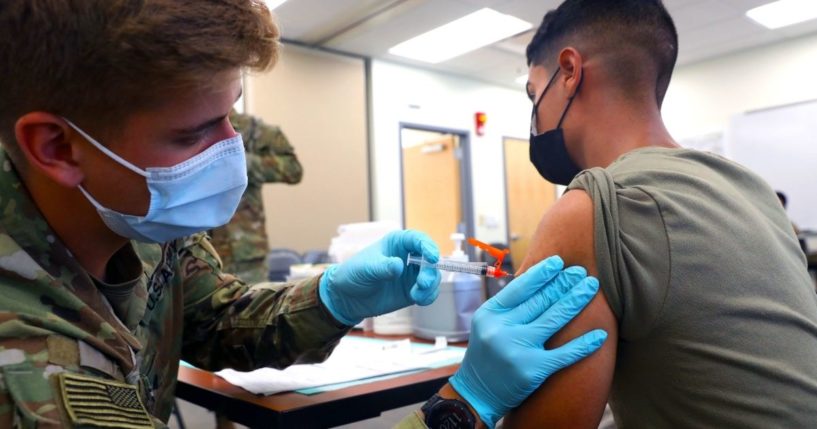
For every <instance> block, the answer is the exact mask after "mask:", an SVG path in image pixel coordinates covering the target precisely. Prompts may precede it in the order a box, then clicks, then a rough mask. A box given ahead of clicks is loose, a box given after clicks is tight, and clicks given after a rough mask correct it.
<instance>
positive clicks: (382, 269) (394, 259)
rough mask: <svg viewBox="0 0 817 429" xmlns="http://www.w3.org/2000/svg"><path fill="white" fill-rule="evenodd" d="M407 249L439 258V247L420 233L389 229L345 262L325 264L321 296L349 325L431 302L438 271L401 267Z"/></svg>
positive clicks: (429, 258)
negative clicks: (326, 265)
mask: <svg viewBox="0 0 817 429" xmlns="http://www.w3.org/2000/svg"><path fill="white" fill-rule="evenodd" d="M409 253H411V254H414V255H422V256H423V258H425V259H426V260H427V261H429V262H431V263H436V262H437V261H438V260H439V259H440V249H438V248H437V244H435V243H434V241H432V240H431V238H429V237H428V236H427V235H426V234H423V233H422V232H418V231H410V230H409V231H396V232H392V233H389V234H388V235H387V236H385V237H384V238H383V239H382V240H380V241H378V242H377V243H374V244H372V245H371V246H369V247H367V248H366V249H363V250H362V251H361V252H360V253H358V254H356V255H355V256H353V257H352V258H351V259H349V260H348V261H346V262H344V263H342V264H340V265H332V266H331V267H329V268H327V269H326V271H325V272H324V273H323V277H322V278H321V281H320V285H319V286H318V293H319V295H320V298H321V301H323V304H324V305H325V306H326V308H327V309H329V312H330V313H332V316H334V317H335V319H337V320H338V321H339V322H341V323H343V324H346V325H349V326H352V325H356V324H358V323H360V321H361V320H363V319H364V318H366V317H371V316H379V315H381V314H386V313H390V312H392V311H395V310H399V309H401V308H403V307H408V306H410V305H413V304H419V305H429V304H431V303H432V302H434V300H435V299H437V295H438V294H439V293H440V272H439V271H437V270H436V269H434V268H429V267H423V268H420V267H418V266H416V265H409V266H406V259H407V257H408V255H409Z"/></svg>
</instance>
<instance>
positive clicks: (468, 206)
mask: <svg viewBox="0 0 817 429" xmlns="http://www.w3.org/2000/svg"><path fill="white" fill-rule="evenodd" d="M404 129H412V130H418V131H428V132H433V133H440V134H451V135H455V136H457V138H458V139H459V145H460V151H461V152H460V158H459V160H460V194H461V195H460V201H462V217H463V219H462V222H463V226H464V228H465V231H459V232H462V233H463V234H465V236H466V237H474V236H475V233H476V228H475V223H474V194H473V185H472V183H471V182H472V180H471V178H472V177H473V176H472V175H471V138H470V137H471V134H470V132H468V131H467V130H458V129H454V128H444V127H435V126H432V125H423V124H417V123H413V122H400V123H399V126H398V127H397V145H398V146H397V147H398V152H399V154H400V224H401V225H402V226H403V228H405V227H406V184H405V183H404V180H403V178H404V177H405V174H404V173H405V172H404V171H403V130H404ZM502 156H503V159H504V156H505V154H504V152H503V154H502ZM506 205H507V204H506ZM464 244H465V243H463V247H464V249H463V250H464V251H465V253H466V254H467V255H468V258H470V260H471V261H475V260H476V256H477V253H476V250H475V249H474V248H473V247H471V246H467V245H464Z"/></svg>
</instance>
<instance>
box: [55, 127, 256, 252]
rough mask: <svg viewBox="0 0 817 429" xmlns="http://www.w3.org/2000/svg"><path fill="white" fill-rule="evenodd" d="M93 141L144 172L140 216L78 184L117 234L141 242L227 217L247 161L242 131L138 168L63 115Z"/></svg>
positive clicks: (192, 230) (237, 196)
mask: <svg viewBox="0 0 817 429" xmlns="http://www.w3.org/2000/svg"><path fill="white" fill-rule="evenodd" d="M65 121H66V122H68V124H69V125H70V126H71V127H72V128H74V129H75V130H76V131H77V132H78V133H80V134H81V135H82V136H83V137H85V139H87V140H88V142H90V143H91V144H92V145H94V146H95V147H96V148H97V149H99V150H100V151H101V152H102V153H104V154H105V155H107V156H108V157H110V158H111V159H113V160H114V161H116V162H117V163H119V164H120V165H122V166H123V167H125V168H127V169H129V170H131V171H133V172H134V173H136V174H139V175H141V176H143V177H145V180H146V181H147V187H148V190H149V191H150V208H149V209H148V212H147V214H146V215H144V216H134V215H129V214H124V213H119V212H117V211H114V210H111V209H109V208H107V207H104V206H103V205H102V204H100V203H99V202H98V201H97V200H96V199H94V197H93V196H91V194H90V193H88V191H87V190H85V188H83V187H82V186H80V187H79V189H80V191H82V194H83V195H85V198H87V199H88V201H89V202H90V203H91V204H92V205H93V206H94V207H95V208H96V210H97V212H98V213H99V216H100V217H101V218H102V221H103V222H105V225H107V226H108V228H110V229H111V231H113V232H115V233H116V234H118V235H120V236H122V237H125V238H129V239H131V240H137V241H142V242H146V243H164V242H167V241H171V240H174V239H177V238H181V237H185V236H188V235H191V234H195V233H197V232H201V231H205V230H208V229H211V228H215V227H219V226H222V225H224V224H226V223H227V222H229V221H230V219H231V218H232V216H233V214H235V210H236V208H237V207H238V203H239V201H240V200H241V195H242V194H243V193H244V190H245V189H246V188H247V161H246V158H245V155H244V143H243V141H242V139H241V134H237V135H236V136H234V137H231V138H229V139H226V140H223V141H220V142H218V143H216V144H214V145H212V146H210V147H209V148H207V150H205V151H204V152H202V153H200V154H198V155H196V156H194V157H192V158H190V159H188V160H187V161H184V162H181V163H179V164H177V165H174V166H172V167H156V168H148V169H147V170H142V169H141V168H139V167H137V166H135V165H133V164H131V163H130V162H128V161H126V160H125V159H123V158H122V157H120V156H119V155H117V154H115V153H113V152H112V151H111V150H110V149H108V148H106V147H105V146H103V145H101V144H100V143H99V142H97V141H96V140H95V139H94V138H93V137H91V136H90V135H88V134H87V133H86V132H85V131H83V130H81V129H80V128H79V127H77V126H76V125H74V124H73V123H71V121H69V120H67V119H66V120H65Z"/></svg>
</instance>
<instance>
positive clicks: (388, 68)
mask: <svg viewBox="0 0 817 429" xmlns="http://www.w3.org/2000/svg"><path fill="white" fill-rule="evenodd" d="M476 112H485V113H486V114H487V115H488V123H487V126H486V129H485V135H484V136H482V137H478V136H477V135H476V134H474V114H475V113H476ZM530 112H531V104H530V101H528V99H527V97H526V96H525V93H524V89H523V88H522V87H521V86H520V87H519V90H517V91H514V90H512V89H508V88H503V87H498V86H492V85H490V84H486V83H483V82H478V81H475V80H469V79H465V78H461V77H456V76H450V75H445V74H442V73H435V72H431V71H425V70H421V69H416V68H409V67H404V66H400V65H396V64H392V63H387V62H381V61H374V62H373V63H372V148H371V150H372V152H371V155H372V175H373V181H372V185H373V196H372V197H373V205H374V217H375V220H393V221H397V222H400V221H401V217H402V194H401V193H402V189H401V183H400V147H399V136H400V132H399V130H400V123H401V122H403V123H412V124H420V125H426V126H433V127H440V128H448V129H453V130H458V131H467V132H468V133H469V134H470V144H471V168H472V184H473V190H474V216H475V227H476V236H477V238H479V239H480V240H482V241H486V242H506V241H507V230H506V223H507V222H506V212H505V184H504V167H503V150H502V139H503V137H517V138H523V139H527V137H528V134H529V129H530V128H529V127H530Z"/></svg>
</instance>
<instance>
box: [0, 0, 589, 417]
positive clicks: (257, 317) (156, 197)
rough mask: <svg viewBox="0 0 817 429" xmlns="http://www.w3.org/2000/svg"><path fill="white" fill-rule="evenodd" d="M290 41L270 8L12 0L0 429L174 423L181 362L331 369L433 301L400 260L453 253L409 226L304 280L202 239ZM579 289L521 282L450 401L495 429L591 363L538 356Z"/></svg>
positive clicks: (4, 121)
mask: <svg viewBox="0 0 817 429" xmlns="http://www.w3.org/2000/svg"><path fill="white" fill-rule="evenodd" d="M277 39H278V31H277V28H276V26H275V24H274V23H273V21H272V19H271V16H270V14H269V11H268V10H267V9H266V7H265V6H264V5H263V2H258V1H250V0H207V1H205V0H140V1H136V0H3V1H2V2H0V82H3V84H2V85H0V141H1V142H2V147H3V150H2V151H0V207H1V208H2V210H0V428H10V427H15V428H56V427H107V428H128V429H139V428H150V427H160V428H161V427H165V424H166V422H167V420H168V417H169V414H170V410H171V407H172V403H173V392H174V388H175V385H176V374H177V370H178V365H179V359H184V360H187V361H189V362H190V363H192V364H194V365H196V366H198V367H200V368H204V369H208V370H218V369H221V368H226V367H230V368H236V369H239V370H250V369H254V368H259V367H263V366H271V367H276V368H282V367H285V366H287V365H290V364H293V363H307V362H318V361H321V360H323V359H325V358H326V357H327V356H328V355H329V354H330V353H331V352H332V349H333V348H334V347H335V346H336V345H337V343H338V341H339V340H340V338H341V337H342V336H343V335H345V334H346V333H347V332H348V331H349V329H350V326H352V325H354V324H355V323H357V322H359V321H360V320H362V319H363V318H365V317H370V316H374V315H378V314H383V313H387V312H390V311H394V310H396V309H399V308H404V307H406V306H409V305H412V304H415V303H417V304H421V305H427V304H429V303H431V302H432V301H433V300H434V298H435V297H436V295H437V293H438V292H439V287H438V286H439V279H440V275H439V272H437V271H436V270H434V269H432V268H429V267H425V268H417V267H414V266H412V267H406V265H405V260H406V258H407V256H408V254H409V253H414V254H418V255H422V256H423V257H424V258H426V259H428V260H430V261H432V262H434V261H436V260H437V259H438V257H439V251H438V249H437V247H436V245H435V244H434V243H433V242H432V241H431V240H430V239H429V238H428V237H427V236H426V235H424V234H422V233H418V232H413V231H399V232H395V233H392V234H390V235H389V236H387V237H386V238H384V239H383V240H381V241H380V242H377V243H375V244H373V245H372V246H370V247H369V248H367V249H366V250H364V251H363V252H361V253H360V254H358V255H356V256H354V257H352V258H351V259H350V260H349V261H347V262H344V263H343V264H341V265H334V266H331V267H329V268H328V269H327V271H326V273H325V274H323V275H322V276H319V277H317V278H313V279H309V280H304V281H301V282H297V283H287V284H272V283H259V284H256V285H254V286H252V287H250V286H248V285H247V284H246V283H244V282H243V281H241V280H239V279H238V278H237V277H235V276H233V275H230V274H227V273H225V272H224V271H223V270H222V262H221V260H220V258H219V256H218V254H217V252H216V251H215V250H214V249H213V246H212V244H210V241H209V239H208V238H207V236H206V235H205V234H204V231H206V230H208V229H211V228H214V227H217V226H221V225H223V224H225V223H227V222H228V221H229V218H230V217H231V216H232V214H233V213H234V211H235V208H236V207H237V206H238V200H239V197H240V192H241V191H243V189H244V187H245V186H246V175H247V172H246V159H245V158H244V153H245V150H243V147H241V146H242V145H241V141H240V139H239V138H238V137H236V136H235V131H234V130H233V128H232V126H231V124H230V123H229V119H228V115H229V112H230V108H231V106H232V104H233V103H234V102H235V100H236V98H238V96H239V94H240V90H241V88H240V73H241V70H242V69H243V68H251V69H257V70H264V69H266V68H268V67H270V66H271V65H272V63H273V62H274V61H275V56H276V54H277ZM69 118H70V119H69ZM97 138H99V139H100V140H97ZM100 141H103V142H105V144H102V143H100ZM282 203H283V202H282ZM585 277H586V274H585V273H584V271H583V270H578V271H577V270H573V271H570V270H562V263H561V261H560V260H558V258H552V259H550V260H548V261H547V262H545V263H543V264H540V265H539V266H537V267H534V268H532V269H531V270H530V271H528V273H525V274H524V275H522V276H520V277H519V278H518V279H516V280H515V281H513V282H511V283H510V284H509V285H508V286H507V287H506V289H505V290H504V291H503V293H501V294H499V295H497V297H496V298H495V299H492V300H491V301H489V302H488V304H487V305H486V306H485V307H483V309H481V311H480V312H478V313H477V314H476V315H475V317H474V332H475V337H474V338H473V341H472V347H471V348H470V349H469V351H468V353H467V354H466V357H465V360H464V361H463V364H462V367H461V369H460V370H459V371H458V372H457V374H456V375H455V376H454V377H453V378H452V380H451V382H452V385H451V386H448V385H447V386H446V387H445V388H443V389H442V390H441V395H442V396H443V397H446V398H453V399H457V400H463V401H465V403H466V404H467V405H468V406H469V407H470V406H473V409H475V410H476V413H477V414H478V415H479V417H480V419H482V421H484V422H486V423H488V425H489V426H490V425H492V424H493V423H494V422H495V418H494V417H496V416H500V415H502V414H503V413H504V412H507V411H508V410H509V409H510V407H513V406H515V405H518V404H519V403H520V402H521V401H522V400H523V399H524V398H525V396H527V394H530V393H531V392H533V390H534V389H535V388H536V387H537V386H538V385H539V384H541V382H542V381H543V380H544V379H545V378H546V377H547V376H549V375H550V374H552V373H553V372H554V371H557V370H558V369H560V368H562V367H564V366H566V365H569V364H571V363H572V362H574V361H575V360H577V359H579V358H581V357H583V356H586V355H588V354H589V353H591V352H593V351H594V350H596V349H598V347H599V346H600V341H599V337H598V336H596V337H587V338H585V337H583V338H580V339H579V341H574V342H571V343H570V344H568V345H567V346H564V347H560V348H558V349H555V350H549V351H546V350H544V349H543V348H542V344H543V343H544V342H545V341H546V340H547V339H548V338H549V336H550V335H552V334H553V333H554V332H555V330H558V329H560V328H561V326H564V324H565V323H567V321H568V320H569V319H570V317H572V316H574V315H575V314H577V313H578V312H579V311H580V309H581V308H582V307H583V306H584V305H585V304H586V303H587V302H589V300H590V299H591V298H592V296H593V295H594V294H595V291H596V290H597V289H598V284H597V282H595V284H594V282H593V281H592V280H591V279H585ZM580 279H584V280H581V281H579V280H580ZM574 285H576V286H575V287H574ZM551 306H552V307H553V308H551ZM514 356H527V358H526V359H525V361H524V362H523V363H522V365H514V363H515V362H514V360H513V358H514ZM497 368H508V370H507V371H506V372H505V373H498V371H497ZM497 374H499V375H498V376H497ZM452 386H454V388H452ZM432 412H433V410H432ZM422 415H423V414H422V413H417V414H413V415H411V416H409V417H407V419H406V421H404V422H403V423H401V424H400V426H401V427H403V428H422V427H425V423H424V421H423V418H422Z"/></svg>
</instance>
